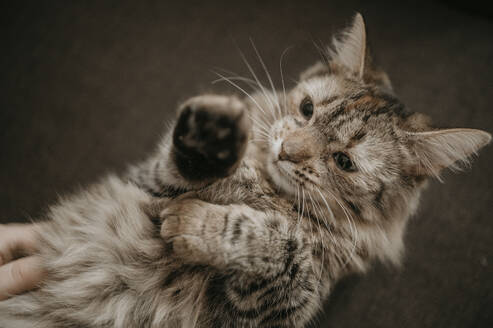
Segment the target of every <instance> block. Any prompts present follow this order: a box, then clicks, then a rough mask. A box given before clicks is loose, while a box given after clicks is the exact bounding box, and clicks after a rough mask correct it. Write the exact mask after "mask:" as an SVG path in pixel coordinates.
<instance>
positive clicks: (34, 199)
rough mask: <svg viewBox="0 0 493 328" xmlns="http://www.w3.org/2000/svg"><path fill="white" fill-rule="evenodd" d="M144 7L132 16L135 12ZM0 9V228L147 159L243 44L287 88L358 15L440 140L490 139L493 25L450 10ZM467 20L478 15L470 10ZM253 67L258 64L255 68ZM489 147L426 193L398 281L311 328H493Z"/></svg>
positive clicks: (364, 289)
mask: <svg viewBox="0 0 493 328" xmlns="http://www.w3.org/2000/svg"><path fill="white" fill-rule="evenodd" d="M137 3H138V5H137ZM2 6H3V7H2V8H1V20H0V24H1V29H0V30H1V31H0V35H1V40H0V44H1V51H0V70H1V71H0V72H1V73H0V87H1V88H0V94H1V97H0V150H1V152H0V154H1V156H0V217H1V219H0V222H12V221H17V220H23V218H26V217H29V216H31V217H34V218H36V216H37V215H39V213H41V212H42V211H43V209H44V208H46V206H47V205H48V204H50V203H52V202H53V201H54V200H55V199H56V198H57V195H58V194H65V193H67V192H70V191H72V190H74V189H75V188H76V187H78V186H80V185H86V184H88V183H90V182H92V181H94V180H96V179H97V178H98V177H100V176H101V175H103V174H104V173H105V172H108V171H116V172H122V171H123V169H124V168H125V167H126V165H127V164H129V163H133V162H136V161H139V160H141V159H143V158H144V157H145V156H146V154H148V153H149V151H151V150H152V149H153V146H154V144H155V143H156V141H157V140H158V138H159V136H160V135H161V134H162V133H163V131H164V130H163V129H164V123H163V122H164V121H165V120H166V119H168V118H170V117H172V116H173V115H174V108H175V107H176V104H177V103H179V102H180V101H181V100H184V99H185V98H186V97H189V96H192V95H195V94H197V93H199V92H203V91H212V90H219V91H226V92H232V90H231V88H228V87H227V86H225V85H212V84H211V81H212V80H214V78H215V77H214V75H213V74H212V73H211V72H210V70H211V69H217V68H218V67H219V68H224V69H229V70H232V71H235V72H237V73H239V74H242V75H246V74H247V72H246V68H245V66H244V64H243V63H242V62H241V59H240V56H239V53H238V50H237V48H236V47H237V46H238V47H239V48H240V49H242V50H243V51H244V52H245V54H246V56H247V58H249V60H250V61H251V62H252V63H255V57H254V53H253V51H252V47H251V45H250V41H249V38H252V39H253V40H254V42H255V44H256V46H257V47H258V49H259V50H260V52H261V53H262V55H263V58H264V60H265V62H266V65H267V66H268V67H269V69H270V70H271V72H272V75H273V77H274V80H275V81H276V83H277V84H278V85H279V86H280V84H279V81H280V79H279V78H280V74H279V70H278V67H279V58H280V55H281V53H282V52H283V51H284V50H285V49H286V48H288V47H290V46H293V48H291V50H289V52H288V54H287V56H286V57H285V61H284V63H283V67H284V70H285V75H286V81H287V83H288V84H289V85H292V84H293V79H295V78H296V77H297V74H298V72H299V71H300V70H301V69H302V68H304V67H306V66H307V65H308V64H310V63H312V62H314V60H315V59H317V51H316V50H315V47H314V46H313V43H314V42H316V43H319V42H328V41H329V40H330V35H331V34H332V33H333V32H334V31H336V30H337V29H338V28H339V27H341V26H343V25H344V24H345V23H347V22H348V20H349V19H350V17H351V16H352V15H353V14H354V12H355V11H360V12H362V13H363V15H364V17H365V18H366V22H367V27H368V31H369V35H370V36H369V37H370V42H371V45H372V49H373V52H374V53H375V55H376V57H377V60H378V62H379V63H380V64H381V66H383V67H384V68H385V69H386V70H387V72H388V73H389V75H390V77H391V79H392V81H393V83H394V86H395V89H396V91H397V93H398V94H399V95H400V96H401V98H402V99H403V100H404V102H405V103H406V104H407V105H408V106H409V107H410V108H411V109H414V110H418V111H422V112H425V113H428V114H430V115H431V116H432V117H433V118H434V120H435V122H437V123H438V124H439V125H441V126H450V127H456V126H457V127H458V126H461V127H475V128H481V129H485V130H487V131H490V132H493V65H492V61H493V42H492V32H493V21H491V20H488V18H487V15H484V14H485V13H484V12H483V11H482V10H481V9H479V10H478V9H477V8H472V9H473V10H468V11H462V10H461V9H458V7H448V6H447V5H445V4H443V3H434V2H423V3H419V4H408V5H400V4H397V2H395V3H393V2H386V3H382V2H378V3H373V2H370V1H361V2H356V1H349V0H348V1H338V2H336V1H329V0H326V1H323V2H320V3H315V2H314V3H310V2H309V1H304V2H301V1H300V2H278V3H270V4H267V3H264V2H262V3H256V4H254V3H253V2H238V3H236V2H233V1H229V2H227V1H224V2H223V3H212V2H204V3H203V4H201V3H199V2H194V3H189V4H184V1H182V2H180V3H177V4H173V5H170V4H166V2H164V1H154V2H136V1H115V2H110V1H77V2H76V1H58V2H51V1H37V2H34V1H32V2H30V3H29V2H20V1H18V2H12V3H11V4H9V5H6V4H3V5H2ZM469 9H471V8H469ZM255 65H256V66H257V67H258V66H259V65H258V63H256V64H255ZM492 161H493V147H492V146H490V147H489V148H487V149H485V150H484V151H483V152H482V153H481V155H480V157H479V158H478V160H477V161H476V162H475V163H474V165H473V166H472V168H471V169H470V170H469V171H468V172H466V173H465V174H464V173H463V174H460V175H455V174H446V175H445V179H444V180H445V184H440V183H438V182H433V183H431V185H430V187H429V189H428V190H427V192H426V193H425V194H424V197H423V201H422V204H421V207H420V210H419V213H418V215H417V216H416V217H415V218H414V219H413V220H412V222H411V224H410V227H409V230H408V233H407V236H406V244H407V255H406V260H405V261H404V264H403V267H402V268H401V269H400V270H396V269H392V268H385V267H383V266H380V265H376V266H375V267H374V269H373V270H372V271H371V272H370V273H369V274H368V275H365V276H352V277H349V278H348V279H345V280H344V281H343V282H341V283H340V284H339V286H338V287H337V288H336V289H335V291H334V293H333V295H332V297H331V299H330V300H329V301H328V303H327V305H326V310H325V311H324V312H323V313H321V314H320V316H319V318H318V319H317V323H316V324H315V325H314V326H320V327H447V328H449V327H493V215H492V214H491V211H492V208H493V206H492V200H493V197H492V195H493V190H492V186H493V169H492V165H491V162H492Z"/></svg>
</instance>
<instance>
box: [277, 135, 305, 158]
mask: <svg viewBox="0 0 493 328" xmlns="http://www.w3.org/2000/svg"><path fill="white" fill-rule="evenodd" d="M312 156H313V152H312V147H310V145H308V144H306V143H305V139H304V138H303V137H302V136H301V135H298V134H292V135H289V136H288V137H287V138H285V139H284V141H283V142H282V144H281V151H280V152H279V155H278V158H279V160H280V161H290V162H293V163H301V162H304V161H306V160H308V159H310V158H312Z"/></svg>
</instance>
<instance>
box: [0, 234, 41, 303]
mask: <svg viewBox="0 0 493 328" xmlns="http://www.w3.org/2000/svg"><path fill="white" fill-rule="evenodd" d="M37 246H38V245H37V238H36V233H35V230H34V225H32V224H0V301H2V300H4V299H7V298H9V297H10V296H12V295H15V294H20V293H22V292H25V291H28V290H31V289H33V288H35V287H36V285H37V284H38V282H40V281H41V279H42V278H43V275H44V274H43V273H44V272H43V270H42V268H41V261H40V259H39V257H37V256H33V255H30V254H33V253H34V252H35V251H36V250H37Z"/></svg>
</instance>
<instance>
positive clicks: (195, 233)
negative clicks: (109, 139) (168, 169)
mask: <svg viewBox="0 0 493 328" xmlns="http://www.w3.org/2000/svg"><path fill="white" fill-rule="evenodd" d="M161 218H162V219H163V220H164V221H163V223H162V226H161V236H162V237H163V239H164V240H165V241H166V242H168V243H170V246H171V247H170V248H171V249H172V252H173V255H174V256H176V257H177V258H179V259H181V260H182V261H184V262H187V263H193V264H204V265H211V266H214V267H217V268H219V269H221V270H228V269H233V270H239V271H242V272H245V273H251V274H255V275H260V276H263V277H265V276H275V275H277V274H279V273H280V272H283V271H285V270H288V269H289V268H290V266H292V265H293V264H295V263H296V261H297V260H296V259H298V258H300V257H303V256H307V254H305V253H306V248H307V245H306V241H304V240H303V239H302V237H301V234H300V233H299V231H297V230H296V229H294V228H292V227H290V225H289V224H288V220H287V219H286V218H285V217H283V215H282V214H281V213H279V212H274V211H272V212H260V211H257V210H254V209H252V208H250V207H248V206H246V205H237V204H234V205H215V204H210V203H206V202H203V201H201V200H198V199H195V198H187V199H182V200H180V199H179V200H176V201H172V202H171V203H169V204H168V205H167V207H166V209H165V210H164V211H163V212H162V213H161Z"/></svg>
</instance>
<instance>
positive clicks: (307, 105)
mask: <svg viewBox="0 0 493 328" xmlns="http://www.w3.org/2000/svg"><path fill="white" fill-rule="evenodd" d="M300 113H301V115H303V117H304V118H305V119H307V120H309V119H310V118H311V117H312V115H313V103H312V101H311V99H310V98H308V97H307V98H305V99H303V101H302V102H301V104H300Z"/></svg>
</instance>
